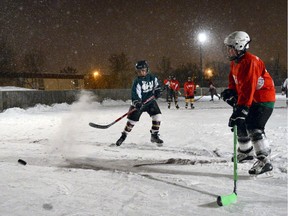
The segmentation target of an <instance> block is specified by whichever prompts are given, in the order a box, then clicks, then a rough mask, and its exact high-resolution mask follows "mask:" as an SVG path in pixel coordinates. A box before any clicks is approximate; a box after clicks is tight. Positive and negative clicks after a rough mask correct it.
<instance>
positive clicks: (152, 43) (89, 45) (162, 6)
mask: <svg viewBox="0 0 288 216" xmlns="http://www.w3.org/2000/svg"><path fill="white" fill-rule="evenodd" d="M0 30H1V36H4V37H7V38H8V42H9V44H10V45H11V46H13V47H14V48H15V49H16V51H17V55H18V56H19V57H21V56H23V55H24V54H25V53H26V52H29V51H31V50H33V49H37V50H41V51H42V52H43V53H44V54H45V56H46V58H47V60H46V70H47V72H59V70H60V69H63V68H64V67H67V66H71V67H74V68H76V69H77V70H78V71H79V72H80V73H87V72H89V71H91V70H93V69H100V70H101V71H102V72H104V73H105V72H107V71H108V70H107V68H108V64H109V62H108V58H109V56H110V55H111V54H114V53H116V54H120V53H121V52H124V53H125V54H126V55H127V56H128V58H129V60H130V61H131V62H132V63H133V64H134V61H136V60H138V59H147V60H148V61H149V63H150V65H151V68H152V70H153V69H154V70H157V64H158V63H159V62H160V60H161V59H162V57H163V56H166V57H169V58H170V60H171V62H172V65H173V66H174V67H176V66H177V65H179V64H181V63H187V62H194V63H199V58H200V57H199V55H200V54H199V44H198V42H197V33H198V32H200V31H205V32H206V33H207V35H208V41H207V42H206V43H205V45H204V46H203V60H204V63H205V62H207V61H214V60H215V61H224V62H225V61H227V60H225V58H224V54H223V40H224V38H225V36H227V35H228V34H229V33H231V32H233V31H236V30H242V31H246V32H247V33H248V34H249V35H250V37H251V38H252V42H251V44H250V49H249V51H250V52H252V53H254V54H256V55H258V56H259V57H260V58H262V59H263V60H265V61H269V60H272V58H275V57H277V56H278V54H279V57H280V62H281V63H282V64H285V65H287V0H274V1H272V0H47V1H45V0H1V1H0Z"/></svg>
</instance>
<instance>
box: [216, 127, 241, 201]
mask: <svg viewBox="0 0 288 216" xmlns="http://www.w3.org/2000/svg"><path fill="white" fill-rule="evenodd" d="M233 132H234V151H233V161H234V190H233V193H232V194H229V195H226V196H218V197H217V204H218V205H219V206H227V205H230V204H231V203H235V202H236V201H237V193H236V189H237V180H238V174H237V173H238V172H237V162H238V161H237V126H234V127H233Z"/></svg>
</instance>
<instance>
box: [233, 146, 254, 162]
mask: <svg viewBox="0 0 288 216" xmlns="http://www.w3.org/2000/svg"><path fill="white" fill-rule="evenodd" d="M253 155H254V151H253V147H252V146H251V148H249V149H248V150H246V151H242V150H240V149H239V148H238V149H237V160H238V163H245V162H247V161H248V160H253V159H254V156H253ZM232 162H234V157H232Z"/></svg>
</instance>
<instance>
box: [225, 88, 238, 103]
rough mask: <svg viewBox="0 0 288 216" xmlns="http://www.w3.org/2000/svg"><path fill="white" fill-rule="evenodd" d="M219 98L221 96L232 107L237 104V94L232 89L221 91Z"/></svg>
mask: <svg viewBox="0 0 288 216" xmlns="http://www.w3.org/2000/svg"><path fill="white" fill-rule="evenodd" d="M221 98H223V100H224V101H225V102H226V103H228V104H229V105H230V106H232V107H234V106H235V105H236V104H237V100H238V95H237V92H236V91H235V90H233V89H225V90H224V91H223V92H221Z"/></svg>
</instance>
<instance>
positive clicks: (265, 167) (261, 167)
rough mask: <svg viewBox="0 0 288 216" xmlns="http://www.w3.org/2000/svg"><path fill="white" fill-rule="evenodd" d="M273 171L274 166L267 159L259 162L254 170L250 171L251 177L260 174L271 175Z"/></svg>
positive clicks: (253, 167) (254, 166)
mask: <svg viewBox="0 0 288 216" xmlns="http://www.w3.org/2000/svg"><path fill="white" fill-rule="evenodd" d="M272 170H273V166H272V164H271V162H270V160H268V159H267V158H265V159H263V160H257V161H256V162H255V163H254V164H253V166H252V168H251V169H250V170H249V171H248V172H249V174H250V175H251V176H257V175H260V174H263V173H265V174H267V175H271V171H272Z"/></svg>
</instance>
